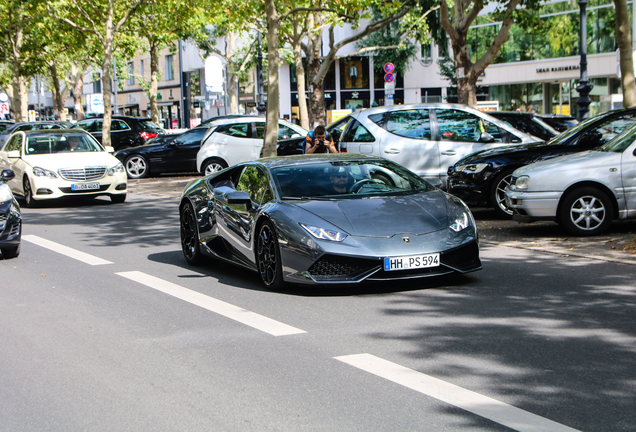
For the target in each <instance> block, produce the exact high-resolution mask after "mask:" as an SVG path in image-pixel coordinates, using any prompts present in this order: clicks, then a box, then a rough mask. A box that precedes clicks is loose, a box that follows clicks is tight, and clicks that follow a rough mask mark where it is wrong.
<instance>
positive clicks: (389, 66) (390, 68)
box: [384, 63, 395, 74]
mask: <svg viewBox="0 0 636 432" xmlns="http://www.w3.org/2000/svg"><path fill="white" fill-rule="evenodd" d="M394 70H395V66H393V63H387V64H385V65H384V72H386V73H388V74H390V73H392V72H393V71H394Z"/></svg>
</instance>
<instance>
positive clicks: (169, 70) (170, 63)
mask: <svg viewBox="0 0 636 432" xmlns="http://www.w3.org/2000/svg"><path fill="white" fill-rule="evenodd" d="M173 79H174V60H173V55H172V54H168V55H167V56H166V81H172V80H173Z"/></svg>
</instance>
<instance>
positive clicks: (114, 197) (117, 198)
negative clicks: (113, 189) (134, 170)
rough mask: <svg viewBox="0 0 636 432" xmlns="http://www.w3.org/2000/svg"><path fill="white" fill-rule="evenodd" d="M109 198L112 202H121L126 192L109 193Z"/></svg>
mask: <svg viewBox="0 0 636 432" xmlns="http://www.w3.org/2000/svg"><path fill="white" fill-rule="evenodd" d="M110 200H111V201H112V202H113V204H122V203H123V202H124V201H126V194H120V195H111V196H110Z"/></svg>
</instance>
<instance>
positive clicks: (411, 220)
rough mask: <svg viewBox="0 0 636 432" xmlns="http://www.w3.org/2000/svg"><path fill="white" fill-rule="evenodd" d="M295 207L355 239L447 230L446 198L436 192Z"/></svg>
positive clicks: (307, 204) (307, 203)
mask: <svg viewBox="0 0 636 432" xmlns="http://www.w3.org/2000/svg"><path fill="white" fill-rule="evenodd" d="M297 206H298V207H300V208H302V209H304V210H306V211H308V212H311V213H313V214H314V215H316V216H318V217H320V218H322V219H324V220H326V221H328V222H330V223H331V224H333V225H335V226H337V227H339V228H340V229H342V230H344V231H346V232H347V233H349V234H350V235H357V236H365V237H391V236H394V235H397V234H407V233H410V234H416V235H417V234H427V233H431V232H434V231H439V230H441V229H445V228H447V227H448V214H447V207H446V206H447V199H446V195H445V194H444V193H443V192H441V191H438V190H437V191H431V192H426V193H420V194H416V195H408V196H388V197H370V198H361V199H348V200H329V201H306V202H303V203H298V204H297ZM397 222H399V223H397Z"/></svg>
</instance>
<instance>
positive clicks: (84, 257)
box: [22, 235, 112, 265]
mask: <svg viewBox="0 0 636 432" xmlns="http://www.w3.org/2000/svg"><path fill="white" fill-rule="evenodd" d="M22 240H26V241H28V242H30V243H33V244H36V245H38V246H42V247H43V248H46V249H50V250H52V251H53V252H57V253H60V254H62V255H66V256H67V257H70V258H74V259H76V260H78V261H82V262H84V263H86V264H90V265H103V264H112V262H110V261H106V260H105V259H101V258H98V257H96V256H94V255H90V254H87V253H84V252H80V251H78V250H77V249H73V248H70V247H68V246H64V245H61V244H59V243H55V242H52V241H50V240H47V239H43V238H42V237H38V236H36V235H23V236H22Z"/></svg>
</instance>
